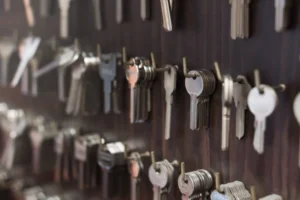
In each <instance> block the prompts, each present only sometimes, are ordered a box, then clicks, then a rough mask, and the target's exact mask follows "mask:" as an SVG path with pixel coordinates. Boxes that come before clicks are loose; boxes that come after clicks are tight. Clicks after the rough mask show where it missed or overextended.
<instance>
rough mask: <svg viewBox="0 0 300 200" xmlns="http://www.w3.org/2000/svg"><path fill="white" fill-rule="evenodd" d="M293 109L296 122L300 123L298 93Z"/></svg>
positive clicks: (299, 165)
mask: <svg viewBox="0 0 300 200" xmlns="http://www.w3.org/2000/svg"><path fill="white" fill-rule="evenodd" d="M293 111H294V115H295V117H296V120H297V122H298V124H300V93H299V94H297V96H296V98H295V100H294V105H293ZM299 139H300V138H299ZM298 167H299V168H300V141H299V153H298Z"/></svg>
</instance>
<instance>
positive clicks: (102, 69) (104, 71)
mask: <svg viewBox="0 0 300 200" xmlns="http://www.w3.org/2000/svg"><path fill="white" fill-rule="evenodd" d="M120 57H121V54H118V53H117V54H115V53H111V54H101V63H100V65H99V73H100V77H101V79H102V80H103V90H104V113H106V114H107V113H109V112H110V111H111V95H112V83H113V80H114V79H115V78H116V73H117V65H118V63H117V61H118V58H120Z"/></svg>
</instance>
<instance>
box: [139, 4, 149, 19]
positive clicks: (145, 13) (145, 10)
mask: <svg viewBox="0 0 300 200" xmlns="http://www.w3.org/2000/svg"><path fill="white" fill-rule="evenodd" d="M150 12H151V0H141V18H142V20H144V21H145V20H148V19H149V18H150V15H151V14H150Z"/></svg>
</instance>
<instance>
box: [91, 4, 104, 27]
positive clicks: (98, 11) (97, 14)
mask: <svg viewBox="0 0 300 200" xmlns="http://www.w3.org/2000/svg"><path fill="white" fill-rule="evenodd" d="M93 7H94V15H95V28H96V30H97V31H101V30H102V28H103V24H102V12H101V11H102V1H101V0H93Z"/></svg>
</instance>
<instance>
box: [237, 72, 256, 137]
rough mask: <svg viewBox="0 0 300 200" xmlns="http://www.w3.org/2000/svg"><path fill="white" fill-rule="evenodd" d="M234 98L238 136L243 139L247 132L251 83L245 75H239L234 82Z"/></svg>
mask: <svg viewBox="0 0 300 200" xmlns="http://www.w3.org/2000/svg"><path fill="white" fill-rule="evenodd" d="M233 88H234V89H233V99H234V102H235V106H236V131H235V133H236V137H237V138H239V139H242V137H243V136H244V134H245V111H246V110H247V97H248V94H249V92H250V90H251V88H252V87H251V85H250V84H249V82H248V80H247V78H246V77H244V76H238V77H237V82H234V84H233Z"/></svg>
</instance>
